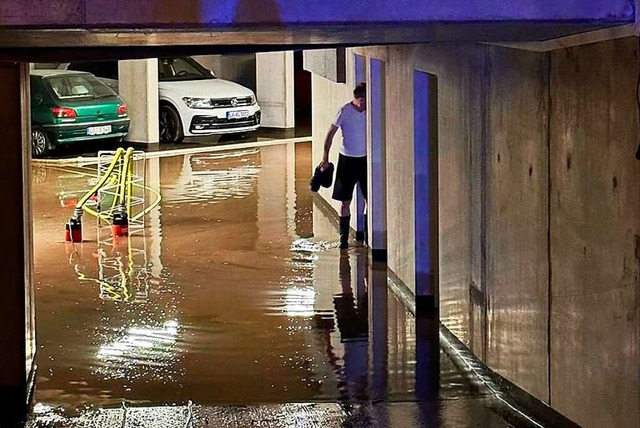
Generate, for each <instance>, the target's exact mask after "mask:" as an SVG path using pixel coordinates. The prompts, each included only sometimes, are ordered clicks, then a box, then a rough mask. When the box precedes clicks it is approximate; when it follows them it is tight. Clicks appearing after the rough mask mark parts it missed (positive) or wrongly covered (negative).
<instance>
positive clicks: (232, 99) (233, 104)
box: [231, 98, 238, 107]
mask: <svg viewBox="0 0 640 428" xmlns="http://www.w3.org/2000/svg"><path fill="white" fill-rule="evenodd" d="M231 106H232V107H238V99H237V98H231Z"/></svg>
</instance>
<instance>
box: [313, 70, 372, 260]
mask: <svg viewBox="0 0 640 428" xmlns="http://www.w3.org/2000/svg"><path fill="white" fill-rule="evenodd" d="M366 94H367V88H366V85H365V84H364V83H359V84H358V85H357V86H356V87H355V89H354V90H353V100H351V101H350V102H348V103H347V104H345V105H343V106H342V107H340V109H339V110H338V113H337V114H336V117H335V119H334V120H333V123H332V124H331V126H330V127H329V131H328V132H327V136H326V138H325V140H324V156H323V157H322V162H321V163H320V169H324V168H326V167H327V166H328V165H329V151H330V149H331V144H332V143H333V136H334V135H335V134H336V132H337V131H338V128H340V129H341V130H342V145H341V146H340V154H339V157H338V167H337V169H336V179H335V182H334V185H333V195H332V198H333V199H335V200H337V201H340V202H341V206H340V248H341V249H346V248H348V247H349V223H350V221H351V209H350V206H351V200H352V199H353V189H354V188H355V185H356V183H358V185H359V186H360V189H361V190H362V193H363V195H364V197H365V210H364V212H365V214H364V216H365V221H364V223H365V230H366V224H367V217H366V216H367V214H366V212H367V208H366V198H367V138H366V132H367V124H366V117H367V115H366V112H365V110H366ZM358 235H361V236H362V237H363V240H366V238H365V236H366V233H362V234H360V233H359V234H358Z"/></svg>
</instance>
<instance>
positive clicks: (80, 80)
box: [44, 74, 116, 100]
mask: <svg viewBox="0 0 640 428" xmlns="http://www.w3.org/2000/svg"><path fill="white" fill-rule="evenodd" d="M44 82H45V83H46V84H47V85H48V86H49V87H50V88H51V90H52V92H53V93H54V94H55V96H56V97H57V98H58V99H61V100H65V99H71V98H102V97H114V96H116V93H115V92H113V91H112V90H111V88H109V87H108V86H107V85H105V84H104V83H102V82H101V81H99V80H98V79H96V78H95V77H94V76H93V75H91V74H74V75H68V76H51V77H48V78H46V79H44Z"/></svg>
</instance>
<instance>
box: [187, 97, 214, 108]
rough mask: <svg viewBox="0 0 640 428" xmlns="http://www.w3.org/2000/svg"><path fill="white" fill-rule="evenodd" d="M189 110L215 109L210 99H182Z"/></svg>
mask: <svg viewBox="0 0 640 428" xmlns="http://www.w3.org/2000/svg"><path fill="white" fill-rule="evenodd" d="M182 101H184V103H185V104H186V105H187V107H189V108H213V104H212V103H211V99H210V98H192V97H184V98H183V99H182Z"/></svg>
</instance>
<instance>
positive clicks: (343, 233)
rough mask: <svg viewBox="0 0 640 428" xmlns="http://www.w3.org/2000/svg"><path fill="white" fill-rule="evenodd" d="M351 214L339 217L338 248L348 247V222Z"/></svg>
mask: <svg viewBox="0 0 640 428" xmlns="http://www.w3.org/2000/svg"><path fill="white" fill-rule="evenodd" d="M350 223H351V216H350V215H348V216H346V217H340V249H341V250H344V249H346V248H348V247H349V224H350Z"/></svg>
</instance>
